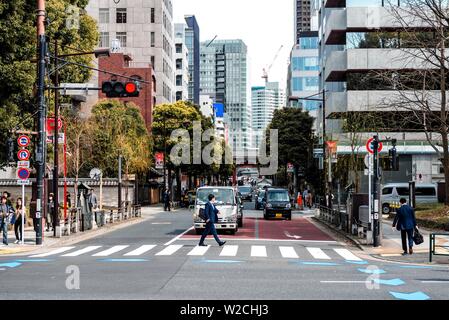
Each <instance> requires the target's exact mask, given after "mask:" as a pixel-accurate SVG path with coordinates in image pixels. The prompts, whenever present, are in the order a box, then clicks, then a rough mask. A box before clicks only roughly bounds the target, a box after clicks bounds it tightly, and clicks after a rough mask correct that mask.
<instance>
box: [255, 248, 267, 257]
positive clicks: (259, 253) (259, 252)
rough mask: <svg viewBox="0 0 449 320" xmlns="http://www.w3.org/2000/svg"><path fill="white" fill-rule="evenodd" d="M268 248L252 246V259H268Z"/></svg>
mask: <svg viewBox="0 0 449 320" xmlns="http://www.w3.org/2000/svg"><path fill="white" fill-rule="evenodd" d="M266 256H267V248H266V247H265V246H251V257H266Z"/></svg>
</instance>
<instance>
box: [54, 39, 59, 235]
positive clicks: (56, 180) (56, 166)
mask: <svg viewBox="0 0 449 320" xmlns="http://www.w3.org/2000/svg"><path fill="white" fill-rule="evenodd" d="M54 83H55V87H56V88H57V87H59V70H58V40H57V39H55V81H54ZM58 125H59V90H58V89H55V129H54V130H55V131H54V136H53V143H54V166H53V190H54V191H53V193H54V198H53V200H54V215H53V236H54V237H56V227H59V137H58V136H59V130H58V129H59V128H58Z"/></svg>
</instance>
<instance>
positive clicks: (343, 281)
mask: <svg viewBox="0 0 449 320" xmlns="http://www.w3.org/2000/svg"><path fill="white" fill-rule="evenodd" d="M320 282H321V283H337V284H338V283H366V280H365V281H352V280H341V281H332V280H327V281H326V280H325V281H320Z"/></svg>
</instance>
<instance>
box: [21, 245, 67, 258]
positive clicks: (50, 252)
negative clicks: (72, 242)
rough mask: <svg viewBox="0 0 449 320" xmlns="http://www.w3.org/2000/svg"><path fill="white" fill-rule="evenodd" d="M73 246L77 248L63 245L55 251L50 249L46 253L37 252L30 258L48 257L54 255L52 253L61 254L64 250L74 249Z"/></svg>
mask: <svg viewBox="0 0 449 320" xmlns="http://www.w3.org/2000/svg"><path fill="white" fill-rule="evenodd" d="M73 248H75V247H61V248H58V249H55V250H53V251H49V252H46V253H41V254H35V255H34V256H30V258H42V257H48V256H52V255H55V254H59V253H63V252H66V251H69V250H72V249H73Z"/></svg>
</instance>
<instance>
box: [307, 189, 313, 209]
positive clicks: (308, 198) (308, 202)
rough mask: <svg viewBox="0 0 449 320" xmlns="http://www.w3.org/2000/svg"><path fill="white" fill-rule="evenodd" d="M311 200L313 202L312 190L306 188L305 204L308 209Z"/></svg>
mask: <svg viewBox="0 0 449 320" xmlns="http://www.w3.org/2000/svg"><path fill="white" fill-rule="evenodd" d="M312 202H313V196H312V192H311V191H310V189H308V190H307V206H308V207H309V209H312Z"/></svg>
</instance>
